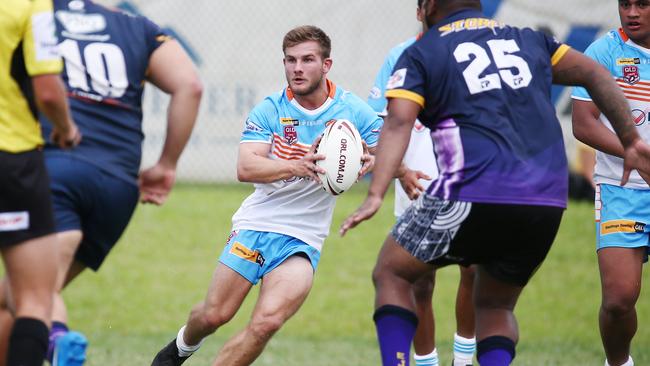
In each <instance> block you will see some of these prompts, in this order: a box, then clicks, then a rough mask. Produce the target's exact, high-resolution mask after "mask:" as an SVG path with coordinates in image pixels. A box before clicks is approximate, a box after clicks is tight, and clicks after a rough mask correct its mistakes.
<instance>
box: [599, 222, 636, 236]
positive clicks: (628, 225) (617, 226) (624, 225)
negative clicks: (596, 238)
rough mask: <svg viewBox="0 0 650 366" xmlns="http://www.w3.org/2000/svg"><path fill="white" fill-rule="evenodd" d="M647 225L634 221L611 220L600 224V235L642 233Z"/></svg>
mask: <svg viewBox="0 0 650 366" xmlns="http://www.w3.org/2000/svg"><path fill="white" fill-rule="evenodd" d="M644 230H645V224H644V223H642V222H637V221H633V220H609V221H605V222H603V223H601V224H600V234H601V235H606V234H614V233H642V232H643V231H644Z"/></svg>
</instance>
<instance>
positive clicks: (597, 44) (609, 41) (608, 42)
mask: <svg viewBox="0 0 650 366" xmlns="http://www.w3.org/2000/svg"><path fill="white" fill-rule="evenodd" d="M623 37H626V38H627V36H625V35H624V33H622V31H620V30H616V29H612V30H610V31H609V32H607V33H605V34H604V35H602V36H601V37H600V38H598V39H596V40H595V41H593V42H592V43H591V44H590V45H589V47H588V48H587V50H589V51H590V52H593V53H594V54H602V55H605V54H610V52H611V51H612V50H615V49H620V48H621V46H622V45H624V44H625V40H624V39H623Z"/></svg>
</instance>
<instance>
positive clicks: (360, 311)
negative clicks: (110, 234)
mask: <svg viewBox="0 0 650 366" xmlns="http://www.w3.org/2000/svg"><path fill="white" fill-rule="evenodd" d="M365 189H366V186H364V185H359V186H357V187H355V188H354V189H353V190H351V191H349V192H347V193H345V194H344V195H343V196H342V197H341V198H339V200H338V204H337V209H336V211H335V216H334V220H333V224H332V235H331V236H330V237H329V238H328V240H327V241H326V243H325V247H324V251H323V256H322V258H321V263H320V266H319V268H318V271H317V275H316V280H315V284H314V288H313V290H312V293H311V294H310V296H309V298H308V299H307V301H306V303H305V304H304V306H303V308H302V309H301V310H300V311H299V312H298V313H297V314H296V315H295V316H294V318H292V319H291V320H290V321H289V322H288V324H287V325H286V326H285V327H284V328H283V329H282V330H281V331H280V332H279V333H278V334H277V335H276V336H275V337H274V338H273V339H272V341H271V342H270V344H269V346H268V347H267V349H266V351H265V352H264V353H263V354H262V356H261V357H260V359H259V360H258V361H257V362H256V363H255V365H286V366H291V365H304V364H309V365H323V366H325V365H378V364H379V352H378V348H377V345H376V340H375V333H374V325H373V323H372V320H371V316H372V311H373V297H374V290H373V288H372V283H371V281H370V274H371V270H372V267H373V266H374V262H375V259H376V256H377V253H378V251H379V248H380V247H381V244H382V242H383V239H384V238H385V236H386V234H387V232H388V231H389V229H390V227H391V225H392V223H393V222H394V218H393V216H392V195H391V194H390V193H389V195H388V196H387V197H388V198H387V201H386V203H385V205H384V207H383V208H382V210H381V211H380V213H379V214H378V215H377V216H376V217H375V218H373V220H372V221H370V222H366V223H364V224H362V225H361V226H360V227H359V228H357V229H354V230H353V231H351V232H349V233H348V235H347V236H346V237H345V238H340V237H339V236H338V234H337V230H338V226H339V225H340V223H341V222H342V220H343V219H344V218H345V217H346V216H347V215H348V214H349V213H351V212H353V211H354V209H356V207H357V206H358V205H359V204H360V202H361V201H362V200H363V198H364V196H365ZM251 191H252V188H251V186H249V185H217V186H179V187H177V188H176V189H175V190H174V193H173V194H172V197H171V199H170V200H169V202H168V203H167V204H166V205H165V206H163V207H152V206H140V207H139V208H138V210H137V212H136V214H135V216H134V219H133V221H132V222H131V225H130V226H129V228H128V230H127V232H126V234H125V235H124V237H123V238H122V240H121V242H120V243H119V245H118V246H117V248H116V249H115V251H114V252H113V253H112V254H111V256H110V257H109V258H108V260H107V262H106V263H105V264H104V266H103V267H102V268H101V271H100V272H99V273H98V274H91V273H87V274H84V275H83V276H81V278H79V279H78V280H77V281H76V282H75V283H73V284H72V285H71V287H70V288H69V289H68V290H67V291H66V293H65V296H66V300H67V302H68V305H69V316H70V325H71V326H72V327H73V328H76V329H78V330H80V331H82V332H84V333H86V334H87V335H88V337H89V340H90V348H89V361H88V363H87V365H88V366H99V365H101V366H104V365H125V366H131V365H133V366H136V365H147V364H149V363H150V362H151V359H152V358H153V355H154V354H155V353H156V352H157V351H158V350H159V349H160V348H162V347H163V346H164V345H165V344H166V343H167V342H169V340H171V339H172V338H174V337H175V335H176V332H177V331H178V329H179V328H180V326H181V325H182V324H183V323H184V322H185V320H186V319H187V315H188V314H189V310H190V309H191V307H192V306H193V305H194V304H195V303H197V302H198V301H201V299H202V298H203V297H204V296H205V293H206V290H207V286H208V283H209V282H210V278H211V275H212V271H213V270H214V267H215V264H216V261H217V258H218V256H219V255H220V253H221V250H222V248H223V245H224V243H225V241H226V239H227V237H228V234H229V231H230V225H231V223H230V217H231V216H232V214H233V213H234V212H235V210H236V209H237V207H239V204H240V203H241V201H242V200H243V198H244V197H246V195H248V194H249V193H250V192H251ZM295 222H296V223H299V222H300V217H296V218H295ZM593 228H594V222H593V210H592V208H591V205H590V204H583V203H580V204H577V203H572V204H571V207H570V208H569V209H568V210H567V211H566V213H565V217H564V220H563V224H562V227H561V230H560V233H559V235H558V238H557V239H556V242H555V245H554V247H553V249H552V250H551V253H550V254H549V257H548V258H547V260H546V262H545V264H544V265H543V266H542V267H541V269H540V270H539V271H538V273H537V274H536V276H535V277H534V278H533V280H532V281H531V283H530V285H529V286H528V287H527V288H526V290H525V291H524V293H523V295H522V297H521V299H520V302H519V305H518V307H517V311H516V314H517V317H518V320H519V326H520V332H521V340H520V343H519V346H518V350H517V352H518V354H517V358H516V360H515V364H516V365H531V366H532V365H535V366H539V365H564V364H572V365H600V364H603V361H604V356H603V352H602V348H601V344H600V337H599V332H598V321H597V319H598V317H597V316H598V308H599V304H600V282H599V278H598V276H599V275H598V270H597V263H596V256H595V251H594V234H593ZM521 244H522V245H526V243H521ZM646 276H647V275H646ZM457 281H458V270H457V268H456V267H448V268H444V269H442V270H440V271H439V273H438V275H437V284H436V290H435V295H434V304H435V313H436V322H437V324H436V326H437V329H436V331H437V337H436V338H437V340H438V352H439V354H440V356H441V361H442V363H441V364H443V365H446V364H450V363H451V361H450V360H451V353H452V341H453V339H452V336H453V332H454V327H455V319H454V299H455V293H456V286H457V283H458V282H457ZM256 293H257V290H253V291H252V293H251V294H250V296H249V298H248V299H247V301H246V302H245V304H244V306H243V308H242V309H241V311H240V313H239V314H238V315H237V316H236V317H235V319H233V321H232V322H231V323H230V324H228V325H226V326H224V327H223V328H222V329H220V330H219V331H218V332H217V333H216V334H215V335H213V336H211V337H210V338H209V339H208V341H207V342H206V343H205V345H204V346H203V347H202V349H201V350H200V351H199V352H198V353H197V354H196V355H194V356H192V358H191V359H190V360H189V361H188V362H187V363H186V364H188V365H207V364H209V363H210V361H211V360H212V359H213V358H214V356H215V355H216V353H217V351H218V349H219V348H220V347H221V345H222V344H223V343H224V342H225V341H226V340H227V339H228V338H229V337H230V336H232V335H234V334H235V333H236V332H237V331H238V330H239V329H240V328H242V327H243V326H244V325H245V324H246V322H247V320H248V317H249V315H250V313H251V309H252V306H253V305H254V301H255V298H256ZM649 296H650V293H648V290H644V291H643V293H642V294H641V298H640V300H639V304H638V307H637V310H638V316H639V330H638V332H637V335H636V337H635V340H634V344H633V350H632V352H633V356H634V358H635V361H636V363H637V364H639V365H645V364H650V350H648V348H647V347H645V346H646V345H647V344H649V343H650V328H648V327H646V326H645V324H647V323H648V321H649V320H650V301H648V299H649Z"/></svg>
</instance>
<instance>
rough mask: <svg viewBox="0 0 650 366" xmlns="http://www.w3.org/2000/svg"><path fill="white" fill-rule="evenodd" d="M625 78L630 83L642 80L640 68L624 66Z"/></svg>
mask: <svg viewBox="0 0 650 366" xmlns="http://www.w3.org/2000/svg"><path fill="white" fill-rule="evenodd" d="M623 80H625V82H626V83H628V84H630V85H634V84H636V83H638V82H639V80H641V77H640V75H639V68H638V67H637V66H632V65H628V66H623Z"/></svg>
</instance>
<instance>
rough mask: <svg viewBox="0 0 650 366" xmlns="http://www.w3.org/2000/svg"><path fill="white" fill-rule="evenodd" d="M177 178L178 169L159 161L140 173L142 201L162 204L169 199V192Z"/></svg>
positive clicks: (139, 183)
mask: <svg viewBox="0 0 650 366" xmlns="http://www.w3.org/2000/svg"><path fill="white" fill-rule="evenodd" d="M175 180H176V169H173V168H168V167H165V166H163V165H162V164H160V163H158V164H156V165H154V166H152V167H151V168H149V169H145V170H143V171H142V172H141V173H140V177H139V178H138V186H139V187H140V202H142V203H153V204H154V205H158V206H159V205H162V204H163V203H165V201H166V200H167V197H168V196H169V192H170V191H171V190H172V187H173V186H174V181H175Z"/></svg>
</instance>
